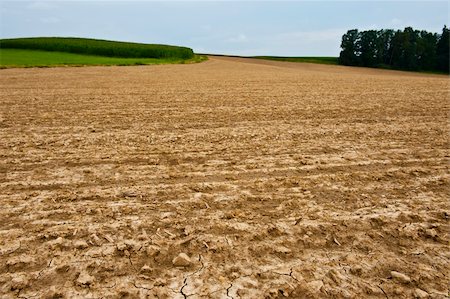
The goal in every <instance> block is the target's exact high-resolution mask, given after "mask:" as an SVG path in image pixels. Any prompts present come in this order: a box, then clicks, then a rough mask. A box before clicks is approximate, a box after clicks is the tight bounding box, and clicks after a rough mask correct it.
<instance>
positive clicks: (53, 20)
mask: <svg viewBox="0 0 450 299" xmlns="http://www.w3.org/2000/svg"><path fill="white" fill-rule="evenodd" d="M39 20H40V21H41V22H42V23H44V24H56V23H59V22H61V20H60V19H58V18H56V17H48V18H40V19H39Z"/></svg>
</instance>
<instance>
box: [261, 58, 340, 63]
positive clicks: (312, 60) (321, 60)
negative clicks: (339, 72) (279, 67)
mask: <svg viewBox="0 0 450 299" xmlns="http://www.w3.org/2000/svg"><path fill="white" fill-rule="evenodd" d="M252 58H257V59H267V60H276V61H289V62H307V63H320V64H338V58H337V57H278V56H254V57H252Z"/></svg>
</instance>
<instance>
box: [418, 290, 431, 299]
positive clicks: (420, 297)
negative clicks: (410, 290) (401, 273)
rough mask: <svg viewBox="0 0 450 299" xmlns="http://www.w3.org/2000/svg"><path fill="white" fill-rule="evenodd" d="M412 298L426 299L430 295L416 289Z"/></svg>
mask: <svg viewBox="0 0 450 299" xmlns="http://www.w3.org/2000/svg"><path fill="white" fill-rule="evenodd" d="M414 297H415V298H417V299H426V298H429V297H430V295H429V294H428V293H427V292H425V291H424V290H421V289H419V288H417V289H415V290H414Z"/></svg>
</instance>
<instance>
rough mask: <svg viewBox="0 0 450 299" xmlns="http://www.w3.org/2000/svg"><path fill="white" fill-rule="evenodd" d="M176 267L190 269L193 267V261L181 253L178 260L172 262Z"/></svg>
mask: <svg viewBox="0 0 450 299" xmlns="http://www.w3.org/2000/svg"><path fill="white" fill-rule="evenodd" d="M172 263H173V265H174V266H175V267H188V266H190V265H191V259H190V258H189V256H188V255H187V254H186V253H183V252H182V253H180V254H179V255H178V256H177V257H176V258H174V259H173V260H172Z"/></svg>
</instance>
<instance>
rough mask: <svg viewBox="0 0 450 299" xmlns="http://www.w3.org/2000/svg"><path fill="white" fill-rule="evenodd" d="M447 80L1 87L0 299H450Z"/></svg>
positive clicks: (11, 77) (118, 77)
mask: <svg viewBox="0 0 450 299" xmlns="http://www.w3.org/2000/svg"><path fill="white" fill-rule="evenodd" d="M449 83H450V80H449V78H448V77H446V76H437V75H424V74H413V73H406V72H395V71H383V70H374V69H364V68H347V67H340V66H324V65H312V64H295V63H283V62H266V61H259V60H257V61H254V60H249V59H237V58H218V57H211V58H210V60H209V61H207V62H204V63H200V64H191V65H159V66H140V67H84V68H49V69H7V70H1V71H0V113H1V114H0V204H1V208H0V297H1V298H15V297H20V298H59V297H64V298H123V297H128V298H140V297H141V298H145V297H149V298H154V297H159V298H186V297H189V298H263V297H272V298H276V297H280V298H281V297H288V296H289V297H292V298H366V297H367V298H413V297H418V298H428V297H431V298H447V295H448V292H449V289H448V287H449V279H450V271H449V268H450V253H449V252H450V247H449V241H450V238H449V231H450V225H449V223H450V222H449V220H450V215H449V214H450V209H449V200H448V197H449V127H448V125H449V106H450V100H449Z"/></svg>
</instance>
